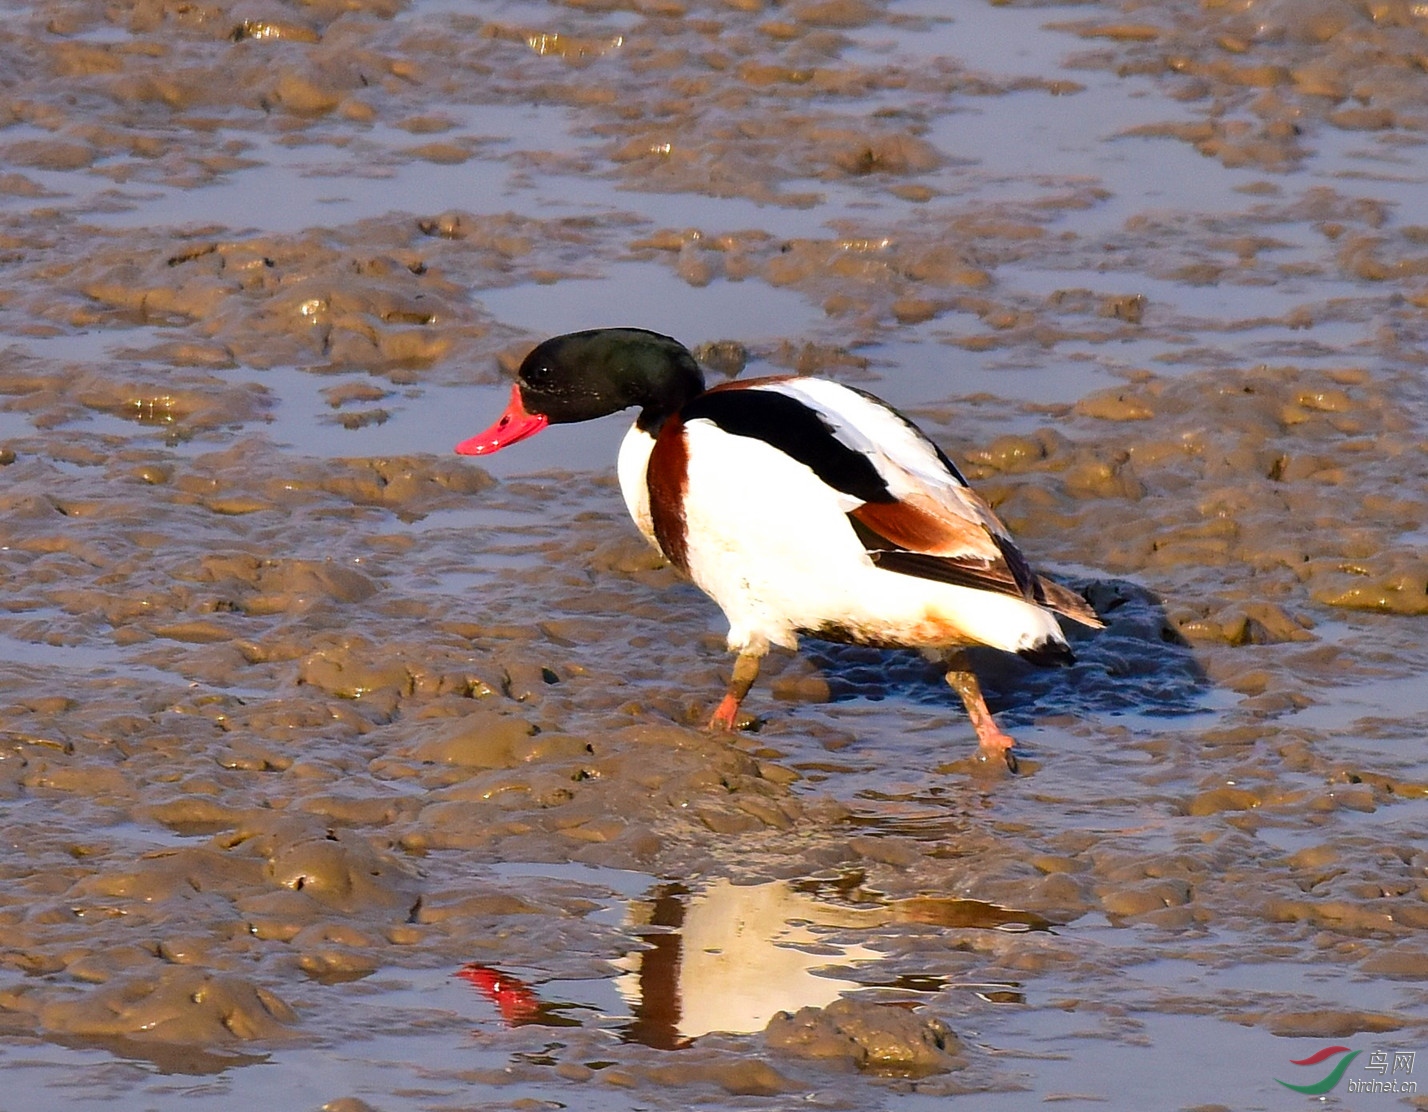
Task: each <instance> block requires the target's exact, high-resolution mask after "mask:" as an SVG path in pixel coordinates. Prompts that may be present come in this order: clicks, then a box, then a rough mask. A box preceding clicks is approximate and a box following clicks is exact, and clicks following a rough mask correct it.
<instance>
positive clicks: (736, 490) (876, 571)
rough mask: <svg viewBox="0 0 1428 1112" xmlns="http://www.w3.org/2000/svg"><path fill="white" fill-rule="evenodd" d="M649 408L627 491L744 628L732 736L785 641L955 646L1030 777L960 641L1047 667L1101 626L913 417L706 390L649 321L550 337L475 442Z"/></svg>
mask: <svg viewBox="0 0 1428 1112" xmlns="http://www.w3.org/2000/svg"><path fill="white" fill-rule="evenodd" d="M631 406H637V407H639V410H640V414H639V417H638V418H637V419H636V421H635V424H634V427H633V428H631V429H630V431H629V433H628V435H626V437H625V440H624V444H623V446H622V447H621V449H620V458H619V467H618V470H619V477H620V488H621V490H622V491H623V492H624V495H625V501H626V504H627V505H628V506H629V509H630V514H631V516H632V517H633V518H634V519H635V522H636V524H638V525H639V527H640V530H641V531H642V532H643V533H644V534H645V536H646V537H647V538H648V539H649V540H650V542H651V543H652V544H654V545H655V546H656V547H657V548H658V549H659V550H660V551H661V552H663V553H664V555H665V556H666V557H667V558H668V559H669V561H670V562H671V563H672V564H674V565H675V566H676V567H678V568H679V569H680V570H682V571H684V572H686V573H687V574H688V575H689V577H690V578H691V579H693V580H694V582H695V583H696V584H698V585H699V587H701V588H702V589H703V590H704V591H705V592H706V593H707V594H708V595H709V596H710V597H711V598H713V599H714V601H715V602H717V603H718V604H719V606H720V607H721V608H722V609H723V611H724V613H725V616H726V617H727V618H728V619H729V624H730V629H729V648H730V650H731V651H732V652H736V653H738V658H737V660H736V661H735V663H734V669H733V677H732V679H731V680H730V683H729V688H728V692H727V694H726V695H725V696H724V699H723V700H722V701H721V702H720V703H719V706H718V708H717V709H716V710H715V711H714V715H713V718H712V720H711V722H710V724H711V726H716V727H722V728H725V729H732V728H733V727H734V725H735V723H736V720H737V718H738V712H739V704H740V703H741V702H742V700H743V698H744V696H745V695H746V694H747V693H748V691H749V688H750V687H751V686H752V685H753V682H754V680H755V679H756V678H757V676H758V671H759V663H760V661H761V660H762V658H763V656H764V654H765V653H766V652H767V651H768V649H769V646H770V645H771V644H773V645H782V646H785V647H788V648H794V647H796V645H797V643H798V636H799V634H800V633H803V634H809V635H813V636H818V637H822V638H825V639H829V640H841V641H851V642H855V643H859V644H868V645H876V646H880V647H910V648H922V649H934V650H938V651H940V652H943V653H946V654H947V656H946V661H947V666H948V671H947V681H948V683H950V684H951V685H952V687H953V688H954V689H955V690H956V692H957V693H958V695H960V696H961V697H962V701H963V703H964V704H965V705H966V708H967V713H968V715H969V717H970V718H971V720H972V725H973V727H974V728H975V729H976V731H977V737H978V740H979V742H980V753H981V755H982V756H983V757H984V758H985V757H996V758H997V759H998V760H1001V759H1005V760H1006V762H1007V763H1008V764H1009V765H1011V766H1012V767H1013V768H1015V761H1014V760H1013V758H1012V756H1011V746H1012V744H1013V743H1012V739H1011V738H1010V737H1008V736H1007V735H1006V734H1004V733H1003V732H1002V731H1001V730H1000V729H998V727H997V725H996V723H995V721H994V720H993V718H992V715H991V712H990V711H989V710H988V709H987V704H986V701H985V700H984V699H983V697H982V693H981V689H980V688H979V686H978V684H977V680H976V677H975V676H973V674H972V673H971V672H970V671H969V670H968V668H967V665H966V663H965V661H964V660H963V658H962V657H961V656H960V650H961V649H963V648H966V647H968V646H972V645H987V646H990V647H992V648H997V649H1003V650H1006V651H1008V652H1013V653H1017V654H1019V655H1021V656H1023V657H1025V658H1027V659H1029V660H1031V661H1033V662H1035V663H1038V664H1064V663H1067V662H1069V661H1070V659H1071V651H1070V649H1069V647H1068V646H1067V644H1066V640H1065V638H1064V637H1063V636H1062V633H1061V629H1060V627H1059V626H1058V625H1057V622H1056V618H1055V616H1054V614H1055V613H1060V614H1064V615H1066V616H1067V617H1069V618H1072V619H1074V620H1075V621H1078V622H1080V623H1082V624H1084V625H1088V626H1092V627H1099V626H1100V624H1101V623H1100V621H1099V619H1098V618H1097V617H1096V615H1095V613H1094V611H1092V610H1091V608H1090V607H1089V606H1087V605H1086V603H1085V602H1084V600H1082V599H1081V598H1080V597H1079V596H1078V595H1076V594H1074V593H1072V592H1071V591H1068V590H1066V589H1065V588H1063V587H1060V586H1058V585H1056V584H1055V583H1052V582H1050V581H1048V580H1045V579H1042V578H1041V577H1040V576H1038V575H1037V574H1036V573H1035V572H1033V571H1032V570H1031V568H1030V567H1029V566H1028V564H1027V562H1026V560H1025V558H1024V557H1023V556H1022V554H1021V552H1020V551H1019V550H1018V549H1017V547H1016V544H1015V543H1014V542H1013V541H1012V538H1011V536H1010V534H1009V533H1008V532H1007V530H1006V528H1005V526H1003V525H1002V523H1001V522H1000V521H999V520H998V519H997V517H996V515H995V514H994V513H993V512H992V510H991V507H990V506H988V505H987V503H986V502H985V501H983V500H982V499H981V498H980V497H979V496H978V495H977V494H976V493H975V492H973V491H972V490H971V489H970V488H969V487H968V485H967V482H966V480H965V479H964V478H963V477H962V475H961V474H960V473H959V472H958V470H957V468H956V467H955V466H953V464H952V462H951V461H950V460H949V459H948V458H947V457H946V456H945V455H944V454H943V453H942V451H941V450H940V449H939V448H938V447H937V446H936V445H935V444H933V443H932V441H930V440H929V439H928V438H927V437H926V436H924V435H923V434H922V433H921V432H920V431H919V430H918V429H917V428H916V427H915V426H914V425H913V424H912V422H911V421H909V420H908V419H907V418H906V417H904V416H902V414H900V413H898V412H897V411H896V410H894V409H892V408H891V407H889V406H887V405H885V404H884V403H883V402H881V401H879V400H878V399H876V398H874V397H872V396H871V395H870V394H865V393H863V392H862V391H859V390H853V389H850V388H848V387H846V386H842V385H840V384H838V383H836V382H830V381H827V380H824V379H816V378H798V377H795V376H785V377H779V378H761V379H752V380H748V381H735V382H726V383H723V384H721V385H719V386H716V387H714V388H713V389H712V390H708V391H706V390H705V388H704V376H703V374H702V373H701V372H700V370H699V366H698V364H697V363H696V362H695V361H694V357H693V356H692V355H690V353H689V352H688V351H687V350H685V348H684V347H683V346H681V345H680V344H679V343H678V342H677V341H675V340H673V339H671V338H670V337H668V336H661V335H659V334H658V333H655V332H647V331H644V330H642V329H636V328H603V329H595V330H592V331H588V332H576V333H571V334H569V335H565V336H556V337H555V338H553V339H550V340H546V341H545V342H544V343H542V344H540V345H539V346H537V347H536V348H535V350H534V351H532V352H531V353H530V354H529V355H528V356H527V357H526V359H525V361H524V362H523V363H522V364H521V367H520V371H519V372H518V375H517V380H516V384H515V387H514V388H513V390H512V392H511V402H510V405H509V406H508V407H507V409H506V411H505V413H504V414H502V416H501V417H500V419H499V420H497V422H496V423H495V424H494V425H492V426H491V428H489V429H488V430H486V431H485V432H484V433H481V434H480V435H479V436H474V437H472V438H471V439H469V440H466V441H463V442H462V443H461V444H459V445H457V448H456V450H457V451H458V452H460V453H462V454H465V455H481V454H483V453H488V452H495V451H498V450H499V449H501V448H504V447H506V446H507V445H509V444H514V443H515V442H516V441H518V440H523V439H525V438H526V437H528V436H532V435H534V434H535V433H537V432H539V431H540V430H541V429H543V428H545V426H546V425H548V424H559V423H561V422H572V421H585V420H590V419H592V418H595V417H603V416H605V415H606V414H609V413H615V412H617V411H619V410H622V409H627V408H629V407H631Z"/></svg>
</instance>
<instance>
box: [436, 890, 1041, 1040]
mask: <svg viewBox="0 0 1428 1112" xmlns="http://www.w3.org/2000/svg"><path fill="white" fill-rule="evenodd" d="M629 921H630V924H631V926H633V928H634V929H635V933H636V934H638V935H639V938H640V941H641V943H642V945H641V947H640V948H639V949H637V950H634V951H632V952H630V953H628V954H626V955H625V956H624V957H621V958H618V959H616V960H615V961H613V962H612V963H611V964H612V965H614V966H615V968H616V969H617V970H618V971H619V973H618V974H617V975H616V977H615V979H614V985H615V988H616V990H617V991H618V992H619V994H620V996H621V998H623V1000H624V1001H625V1003H626V1004H627V1005H628V1006H629V1019H628V1020H627V1021H623V1022H622V1023H621V1026H620V1028H619V1030H620V1035H621V1037H622V1038H624V1039H625V1040H627V1041H629V1042H638V1043H643V1044H644V1045H646V1046H652V1047H655V1048H657V1049H660V1050H674V1049H677V1048H679V1047H683V1046H688V1045H689V1043H690V1042H691V1041H693V1040H694V1039H696V1038H698V1037H699V1036H701V1035H705V1034H709V1033H711V1032H714V1031H719V1032H723V1033H726V1034H747V1033H750V1032H753V1031H762V1030H763V1029H764V1028H765V1027H766V1026H767V1025H768V1022H769V1020H770V1019H772V1018H773V1016H774V1015H776V1014H777V1013H778V1012H796V1011H798V1010H799V1009H800V1008H805V1007H814V1008H823V1007H827V1006H828V1005H829V1004H831V1003H832V1002H833V1001H834V1000H836V999H838V998H839V997H840V996H842V995H843V994H844V993H847V992H850V991H853V990H856V989H863V988H868V987H871V986H872V985H874V984H878V983H879V982H875V981H854V980H850V979H848V978H846V977H838V976H836V975H831V974H830V973H828V972H820V971H823V970H829V969H830V968H832V967H835V966H848V965H864V964H867V963H869V962H873V961H878V960H880V959H881V958H882V957H883V956H884V955H883V954H882V953H881V952H880V951H878V950H874V949H872V948H871V947H868V946H864V945H861V944H858V943H846V942H839V943H836V944H834V943H833V942H832V941H831V940H830V936H829V933H828V932H830V931H838V930H845V931H846V930H863V931H866V930H873V929H876V928H878V927H881V926H885V925H887V924H889V923H923V924H928V925H934V926H940V927H945V928H949V929H954V928H969V927H973V928H981V929H996V930H1017V931H1020V930H1046V929H1048V928H1049V927H1050V925H1051V924H1050V923H1049V922H1048V921H1047V920H1045V919H1043V918H1042V917H1041V916H1039V915H1035V914H1033V913H1031V912H1026V911H1014V910H1011V909H1009V908H1004V907H997V906H996V905H994V904H988V903H983V902H981V901H979V900H962V899H953V898H950V897H943V896H915V897H912V898H910V899H901V900H892V901H889V902H887V903H880V904H878V905H876V906H862V907H851V906H847V905H844V904H834V903H829V902H828V901H827V900H825V899H822V898H820V897H819V896H818V895H815V894H813V892H810V891H801V890H800V888H799V887H796V886H795V885H793V884H791V883H789V882H788V881H782V880H778V881H770V882H768V883H765V884H752V885H736V884H732V883H731V882H729V881H728V880H722V879H721V880H715V881H712V882H710V883H709V884H707V885H705V886H704V887H703V888H701V889H699V890H698V891H696V892H694V893H692V894H691V893H690V891H689V889H687V888H685V887H684V886H683V885H680V884H664V885H660V886H659V887H658V888H657V889H656V890H655V891H654V892H653V893H652V894H651V895H650V896H649V897H648V898H646V899H641V900H635V901H633V902H632V903H631V904H630V908H629ZM457 975H458V976H460V977H461V978H462V979H463V980H465V981H468V982H469V983H470V984H472V985H474V986H475V987H476V988H477V989H478V990H479V991H480V992H481V994H482V995H483V996H484V997H486V999H488V1000H490V1001H491V1002H492V1003H494V1004H495V1005H496V1007H497V1009H498V1010H499V1011H500V1013H501V1018H502V1020H503V1021H504V1022H505V1023H506V1025H507V1026H510V1027H520V1026H525V1025H527V1024H539V1025H543V1026H551V1027H568V1026H572V1025H575V1024H578V1023H579V1022H580V1021H579V1020H578V1019H576V1018H574V1017H573V1016H571V1015H567V1014H566V1013H567V1012H568V1011H570V1010H571V1009H580V1010H593V1009H591V1008H590V1006H589V1005H581V1004H572V1003H562V1002H555V1001H546V1000H542V999H541V998H540V996H539V994H538V993H537V991H536V989H535V988H533V987H532V986H531V985H529V984H528V983H526V982H525V981H522V980H520V979H518V978H516V977H513V976H511V975H509V974H507V973H503V972H501V971H500V970H498V969H495V968H493V967H491V966H487V965H479V964H474V963H473V964H471V965H467V966H464V967H463V968H462V969H461V970H459V971H458V974H457ZM882 984H883V985H884V986H885V987H889V988H898V989H904V990H906V991H912V992H935V991H938V990H939V989H940V988H942V987H944V986H945V985H946V984H947V982H946V981H945V980H944V979H943V978H941V977H938V976H934V975H922V976H918V975H912V976H909V975H902V976H900V977H898V978H897V979H896V980H895V981H890V982H882ZM962 987H965V988H972V989H973V990H975V991H977V992H978V994H979V995H983V996H984V998H985V999H989V1000H992V999H995V998H996V997H995V996H994V995H987V994H988V993H992V994H997V993H1000V994H1002V995H1001V999H1005V1000H1011V999H1020V995H1019V994H1017V993H1015V992H1014V991H1013V990H1014V989H1015V986H1012V985H981V986H978V985H964V986H962ZM607 1014H608V1013H607Z"/></svg>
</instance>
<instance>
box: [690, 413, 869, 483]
mask: <svg viewBox="0 0 1428 1112" xmlns="http://www.w3.org/2000/svg"><path fill="white" fill-rule="evenodd" d="M680 416H681V417H682V418H683V419H684V421H685V423H686V424H687V423H688V422H690V421H695V420H699V419H701V418H702V419H704V420H707V421H713V422H714V424H716V425H718V426H719V427H720V428H721V429H723V430H724V431H725V432H727V433H729V434H730V435H731V436H748V437H753V438H754V439H756V440H762V441H763V442H764V443H765V444H769V445H772V446H773V447H775V448H777V449H778V450H779V451H780V452H782V453H783V454H784V455H786V456H789V457H791V458H793V459H796V460H798V462H799V463H801V464H803V465H804V466H805V467H807V468H808V469H809V470H811V471H812V472H813V473H814V474H815V475H817V476H818V477H819V478H820V479H822V480H823V481H824V482H825V483H827V484H828V485H829V486H831V487H833V489H835V490H840V491H842V492H843V493H844V494H847V495H851V496H852V497H854V498H856V499H858V500H859V501H861V502H892V501H895V499H894V498H893V496H892V493H891V492H890V491H889V490H888V485H887V483H885V482H884V481H883V477H882V476H881V475H879V474H878V469H877V468H876V467H875V466H873V461H872V460H870V459H868V457H867V456H865V455H863V453H862V452H859V451H858V450H857V449H855V448H850V447H848V445H846V444H844V443H843V442H842V441H841V440H839V439H838V437H837V436H836V435H834V432H833V429H832V428H831V426H829V424H828V422H827V421H825V420H824V419H823V416H822V415H821V414H820V413H819V412H818V411H817V410H815V409H810V408H809V407H808V406H807V405H805V404H804V403H803V402H801V401H799V400H798V399H797V398H791V397H789V396H788V395H787V394H781V393H779V392H777V391H775V390H759V389H751V390H716V391H713V392H711V393H708V394H701V395H700V396H699V397H697V398H695V399H694V400H693V401H691V402H688V403H687V404H686V405H685V406H684V407H683V408H682V409H681V410H680Z"/></svg>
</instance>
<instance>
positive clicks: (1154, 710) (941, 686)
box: [803, 579, 1210, 723]
mask: <svg viewBox="0 0 1428 1112" xmlns="http://www.w3.org/2000/svg"><path fill="white" fill-rule="evenodd" d="M1066 585H1067V586H1069V587H1071V588H1073V589H1074V590H1077V591H1079V592H1080V593H1081V594H1083V595H1084V596H1085V597H1086V598H1087V599H1088V600H1089V601H1090V603H1091V605H1092V606H1094V607H1095V609H1096V612H1097V613H1098V614H1099V615H1100V616H1101V619H1102V620H1103V621H1104V622H1105V623H1106V628H1105V629H1102V630H1094V631H1092V630H1087V629H1084V628H1083V627H1081V626H1078V625H1076V624H1075V623H1072V622H1066V623H1064V626H1063V628H1065V630H1066V634H1067V638H1068V640H1070V641H1071V645H1072V648H1073V649H1074V650H1075V653H1076V663H1075V664H1073V665H1071V666H1070V667H1068V668H1039V667H1037V666H1035V665H1032V664H1028V663H1026V662H1025V661H1023V660H1021V659H1020V658H1019V657H1016V656H1013V655H1011V654H1010V653H1004V652H998V651H996V650H993V649H985V650H982V649H976V650H972V651H971V652H970V653H969V656H970V657H971V659H972V664H973V667H974V668H975V670H976V672H977V675H978V677H979V678H980V680H981V682H982V687H983V690H984V691H985V692H986V695H987V702H988V705H989V706H990V707H991V709H992V710H993V711H995V712H998V713H1000V714H1002V715H1003V716H1004V721H1007V722H1012V723H1016V722H1018V721H1023V722H1024V721H1028V720H1030V718H1032V717H1033V716H1035V715H1039V714H1047V713H1054V712H1058V711H1064V712H1066V713H1068V714H1115V713H1135V714H1143V715H1148V716H1151V717H1158V716H1164V717H1170V716H1174V715H1182V714H1195V713H1199V712H1201V711H1203V710H1204V709H1205V707H1204V705H1203V700H1204V697H1205V694H1206V693H1207V691H1208V690H1209V688H1210V683H1209V680H1208V678H1207V677H1206V675H1205V671H1204V669H1203V668H1201V666H1200V664H1199V662H1198V661H1197V660H1196V659H1195V656H1194V654H1193V652H1192V651H1191V649H1190V646H1189V645H1188V643H1187V642H1186V641H1185V639H1184V638H1183V637H1182V636H1181V635H1180V633H1179V631H1178V630H1176V628H1175V627H1174V625H1173V624H1171V622H1170V620H1169V619H1168V618H1167V617H1166V615H1165V608H1164V606H1163V604H1162V602H1161V600H1160V599H1159V598H1157V597H1156V596H1155V595H1154V594H1153V593H1151V592H1150V591H1148V590H1146V589H1145V588H1144V587H1141V586H1139V585H1137V584H1135V583H1131V582H1129V581H1127V580H1124V579H1097V580H1067V581H1066ZM803 651H804V652H805V653H806V654H807V656H808V658H809V659H810V660H811V661H813V663H815V664H816V665H817V666H818V667H819V669H820V670H821V671H822V672H823V675H824V678H825V679H826V680H827V681H828V686H829V690H830V691H831V693H832V700H833V701H834V702H842V701H845V700H850V699H873V700H879V699H887V698H901V699H907V700H910V701H912V702H916V703H924V704H933V705H939V706H940V705H944V704H945V705H949V706H950V705H955V704H956V702H957V697H956V696H955V695H954V694H953V693H952V692H951V690H950V689H949V688H948V687H947V684H946V683H945V682H944V680H943V669H942V668H940V667H939V666H938V664H937V662H936V661H931V660H928V659H926V658H925V657H924V656H923V655H922V654H921V653H918V652H915V651H911V650H880V649H870V648H866V647H863V646H859V645H841V644H834V643H832V642H827V641H818V640H815V639H812V638H809V639H807V640H806V641H805V642H804V645H803Z"/></svg>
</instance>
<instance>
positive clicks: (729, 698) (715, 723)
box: [709, 650, 764, 730]
mask: <svg viewBox="0 0 1428 1112" xmlns="http://www.w3.org/2000/svg"><path fill="white" fill-rule="evenodd" d="M763 655H764V654H763V653H758V652H750V651H748V650H745V651H744V652H741V653H740V654H739V655H738V657H737V659H735V661H734V674H733V675H732V676H731V677H729V690H728V691H727V692H725V694H724V698H722V699H721V700H719V705H718V706H717V707H715V708H714V717H712V718H711V719H709V728H710V729H711V730H733V729H736V728H737V727H736V726H735V720H736V719H737V718H738V716H739V704H740V703H742V702H743V701H744V696H745V695H747V694H748V693H749V688H751V687H753V686H754V680H756V679H758V678H759V663H760V662H761V661H762V660H763Z"/></svg>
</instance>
